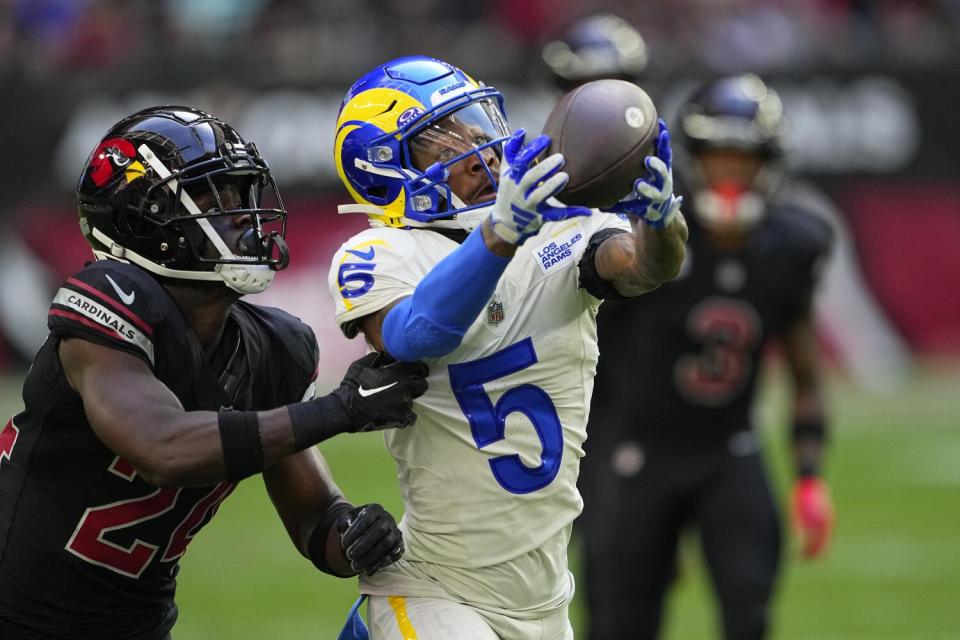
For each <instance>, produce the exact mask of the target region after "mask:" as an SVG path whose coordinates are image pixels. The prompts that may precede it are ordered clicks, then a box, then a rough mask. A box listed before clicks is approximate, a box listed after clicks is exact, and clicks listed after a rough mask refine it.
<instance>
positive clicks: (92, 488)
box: [0, 261, 318, 638]
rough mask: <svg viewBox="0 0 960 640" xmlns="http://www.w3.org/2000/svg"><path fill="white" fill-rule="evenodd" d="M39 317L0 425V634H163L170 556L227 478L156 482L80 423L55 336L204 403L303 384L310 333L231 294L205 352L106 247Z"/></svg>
mask: <svg viewBox="0 0 960 640" xmlns="http://www.w3.org/2000/svg"><path fill="white" fill-rule="evenodd" d="M48 325H49V328H50V336H49V338H48V339H47V341H46V343H45V344H44V346H43V347H42V348H41V350H40V352H39V353H38V354H37V356H36V358H35V359H34V361H33V364H32V366H31V368H30V371H29V373H28V374H27V378H26V381H25V382H24V386H23V402H24V410H23V412H22V413H20V414H18V415H16V416H14V417H13V419H12V420H10V421H9V422H7V423H6V426H5V427H4V428H3V430H2V431H0V637H3V638H33V637H38V638H47V637H55V638H67V637H69V638H87V637H90V638H152V637H154V636H158V637H163V636H164V635H165V634H166V633H167V631H168V630H169V627H170V626H172V624H173V622H174V620H175V618H176V608H175V606H174V604H173V596H174V589H175V584H176V583H175V579H174V578H175V576H176V573H177V570H178V562H179V559H180V557H181V556H182V555H183V553H184V551H185V550H186V547H187V545H188V543H189V542H190V540H191V538H193V536H194V535H196V533H197V532H198V531H199V530H200V528H201V527H203V526H204V525H205V524H206V523H207V522H208V521H209V520H210V518H212V517H213V515H214V513H216V511H217V508H218V507H219V505H220V504H221V502H222V501H223V500H224V499H225V498H226V497H227V496H228V495H229V494H230V492H231V491H232V490H233V488H234V485H233V484H232V483H228V482H222V483H220V484H217V485H214V486H208V487H184V488H163V489H161V488H157V487H154V486H151V485H149V484H147V483H146V482H144V481H143V480H142V479H141V478H140V477H138V475H137V472H136V470H135V469H134V468H133V466H132V465H131V464H130V463H129V462H127V461H126V460H124V459H122V458H120V457H119V456H117V455H116V454H115V453H113V452H112V451H111V450H110V449H108V448H107V447H106V446H104V445H103V444H102V443H101V442H100V440H99V439H98V438H97V436H96V435H95V434H94V432H93V430H92V429H91V427H90V424H89V422H88V421H87V417H86V415H85V413H84V407H83V403H82V401H81V398H80V396H79V395H78V394H77V393H76V392H75V391H74V390H73V389H72V388H71V387H70V385H69V384H68V383H67V380H66V378H65V377H64V374H63V370H62V368H61V364H60V361H59V358H58V355H57V346H58V344H59V342H60V340H61V339H62V338H67V337H70V338H82V339H84V340H89V341H92V342H96V343H98V344H101V345H105V346H107V347H110V348H113V349H119V350H121V351H126V352H128V353H130V354H133V355H134V356H136V357H138V358H141V359H142V360H143V361H144V362H145V363H146V364H147V365H149V366H150V367H151V369H152V370H153V372H154V373H155V375H156V377H157V378H158V379H159V380H160V381H161V382H163V383H164V384H165V385H167V387H169V388H170V390H171V391H172V392H173V393H174V395H176V397H177V398H178V399H179V400H180V402H181V403H182V404H183V406H184V408H185V409H186V410H188V411H191V410H212V411H217V410H220V409H222V408H233V409H237V410H262V409H269V408H274V407H278V406H282V405H284V404H288V403H291V402H296V401H298V400H300V399H301V398H303V396H304V395H305V393H307V392H308V391H312V389H311V387H312V383H313V379H314V377H315V373H316V366H317V357H318V350H317V343H316V339H315V338H314V335H313V332H312V331H311V330H310V329H309V328H308V327H307V326H306V325H304V324H302V323H301V322H300V321H299V320H297V319H296V318H294V317H292V316H290V315H288V314H286V313H284V312H282V311H280V310H277V309H270V308H264V307H258V306H254V305H251V304H248V303H246V302H243V301H239V302H237V303H236V304H234V306H233V309H232V311H231V314H230V318H229V320H228V323H227V328H226V330H225V334H224V335H225V337H224V339H223V340H222V342H221V346H220V348H219V350H218V353H217V354H215V356H214V358H213V361H214V362H215V364H212V363H211V362H210V361H208V360H207V358H206V356H205V355H204V353H203V350H202V348H201V347H200V344H199V342H198V340H197V338H196V336H195V335H194V333H193V332H192V331H191V330H190V329H189V327H188V326H187V323H186V320H185V318H184V316H183V314H182V313H181V311H180V309H179V308H178V307H177V305H176V304H175V302H174V301H173V299H172V298H171V297H170V296H169V294H168V293H167V292H166V290H165V289H164V288H163V287H162V286H161V285H160V283H159V282H158V281H157V280H155V279H154V278H153V277H152V276H151V275H150V274H148V273H147V272H145V271H143V270H141V269H139V268H137V267H134V266H131V265H128V264H124V263H120V262H115V261H100V262H95V263H93V264H90V265H89V266H87V267H86V268H85V269H83V270H82V271H80V272H79V273H77V274H76V275H74V276H73V277H71V278H69V279H68V280H67V281H66V283H64V285H63V286H62V287H61V288H60V290H59V291H58V292H57V294H56V296H55V298H54V300H53V304H52V306H51V307H50V312H49V316H48ZM116 393H125V390H124V389H123V388H122V387H121V388H118V389H116Z"/></svg>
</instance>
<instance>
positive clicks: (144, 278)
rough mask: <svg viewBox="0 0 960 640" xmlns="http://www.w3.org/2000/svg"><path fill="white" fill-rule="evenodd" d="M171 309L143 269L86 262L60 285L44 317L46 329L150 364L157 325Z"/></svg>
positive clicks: (165, 295) (117, 263) (169, 302)
mask: <svg viewBox="0 0 960 640" xmlns="http://www.w3.org/2000/svg"><path fill="white" fill-rule="evenodd" d="M169 309H175V307H174V304H173V301H172V300H171V299H170V297H169V295H168V294H167V292H166V291H165V290H164V289H163V287H162V286H160V283H158V282H157V281H156V280H154V279H153V277H152V276H150V275H149V274H147V273H146V272H144V271H143V270H142V269H140V268H138V267H135V266H132V265H129V264H126V263H122V262H117V261H113V260H102V261H98V262H94V263H92V264H89V265H87V267H85V268H84V269H83V270H82V271H79V272H77V273H76V274H74V275H73V276H71V277H70V278H67V281H66V282H65V283H64V284H63V285H62V286H61V287H60V289H59V291H57V293H56V295H55V296H54V298H53V303H52V305H51V306H50V311H49V313H48V315H47V325H48V326H49V328H50V332H51V333H52V334H53V335H56V336H76V337H82V338H85V339H87V340H91V341H93V342H97V343H100V344H104V345H106V346H111V347H114V348H117V349H121V350H124V351H129V352H131V353H133V354H134V355H137V356H138V357H140V358H142V359H144V360H145V361H147V363H148V364H150V366H151V367H152V366H153V365H154V364H155V354H154V339H155V335H154V334H155V332H156V327H157V325H159V324H161V323H162V322H163V319H164V315H165V314H166V313H169Z"/></svg>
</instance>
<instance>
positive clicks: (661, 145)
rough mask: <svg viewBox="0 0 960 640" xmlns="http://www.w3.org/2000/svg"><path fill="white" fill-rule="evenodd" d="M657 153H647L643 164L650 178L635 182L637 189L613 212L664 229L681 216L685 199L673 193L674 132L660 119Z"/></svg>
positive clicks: (613, 209)
mask: <svg viewBox="0 0 960 640" xmlns="http://www.w3.org/2000/svg"><path fill="white" fill-rule="evenodd" d="M659 122H660V134H659V135H658V136H657V145H656V155H653V156H647V157H646V158H645V159H644V161H643V163H644V165H646V167H647V171H648V173H649V175H648V177H645V178H639V179H638V180H637V181H636V182H634V183H633V191H631V192H630V194H629V195H627V197H626V198H624V199H623V200H621V201H620V202H618V203H616V204H615V205H613V206H612V207H609V208H607V209H605V211H610V212H613V213H626V214H629V215H634V216H637V217H639V218H640V219H641V220H643V221H644V222H646V223H647V224H648V225H650V226H651V227H655V228H657V229H662V228H663V227H666V226H667V225H669V224H670V223H671V222H673V220H674V219H675V218H676V217H677V212H678V211H680V206H681V204H683V198H678V197H677V196H675V195H673V166H672V165H673V152H672V151H671V149H670V132H669V131H667V125H666V124H664V122H663V120H662V119H661V120H660V121H659Z"/></svg>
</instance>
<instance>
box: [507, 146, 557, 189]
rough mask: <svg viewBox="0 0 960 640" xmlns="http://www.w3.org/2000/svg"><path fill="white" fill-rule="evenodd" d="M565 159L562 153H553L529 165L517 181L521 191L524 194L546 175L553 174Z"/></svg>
mask: <svg viewBox="0 0 960 640" xmlns="http://www.w3.org/2000/svg"><path fill="white" fill-rule="evenodd" d="M564 163H566V160H565V159H564V157H563V155H562V154H559V153H555V154H553V155H551V156H548V157H546V158H544V159H543V160H541V161H540V162H538V163H537V164H536V165H534V166H533V167H531V168H530V169H529V170H528V171H527V172H526V173H525V174H524V175H523V177H522V178H520V181H519V182H518V185H519V186H520V190H521V192H522V193H524V194H526V193H527V192H528V191H530V189H531V188H532V187H534V186H536V184H537V183H538V182H540V181H542V180H545V179H546V178H547V177H549V176H551V175H553V174H555V173H556V172H557V171H559V170H560V168H561V167H563V165H564Z"/></svg>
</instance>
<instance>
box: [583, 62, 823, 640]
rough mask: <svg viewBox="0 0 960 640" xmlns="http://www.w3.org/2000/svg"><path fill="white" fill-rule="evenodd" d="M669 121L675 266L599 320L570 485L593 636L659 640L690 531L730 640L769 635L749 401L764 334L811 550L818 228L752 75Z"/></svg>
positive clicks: (771, 561) (777, 113) (818, 430)
mask: <svg viewBox="0 0 960 640" xmlns="http://www.w3.org/2000/svg"><path fill="white" fill-rule="evenodd" d="M678 120H679V122H678V129H679V130H678V139H679V140H680V143H679V145H678V147H679V148H678V157H681V158H687V159H688V161H687V162H683V163H680V164H679V166H680V167H681V168H682V169H683V172H682V175H681V177H682V178H684V182H685V185H686V186H688V187H689V194H690V196H691V197H690V199H689V200H688V201H689V202H690V209H691V210H692V212H693V214H692V215H691V216H690V229H691V233H690V243H689V246H688V248H687V254H686V259H685V262H684V266H683V268H682V270H681V273H680V276H679V277H678V278H677V280H676V281H675V282H673V283H671V285H670V286H669V287H663V288H662V289H660V290H658V291H656V292H655V293H653V294H651V295H649V296H644V297H643V298H642V299H641V300H638V301H631V302H630V303H626V302H623V303H621V302H618V301H611V302H609V303H608V304H607V305H605V306H604V309H603V312H602V313H601V314H600V321H599V325H600V328H599V333H600V352H601V354H602V357H601V358H600V364H599V370H598V377H597V386H596V390H595V393H594V399H593V413H592V414H591V416H590V427H589V428H590V434H591V437H590V442H589V443H588V446H587V451H588V455H587V457H586V459H585V463H584V473H583V476H582V478H581V489H582V490H583V493H584V501H585V503H586V506H585V509H584V515H583V518H582V520H581V523H582V525H583V531H584V537H585V543H586V556H585V561H586V578H587V585H586V586H587V594H588V599H589V604H590V636H589V637H590V639H591V640H606V639H609V638H618V639H619V638H622V637H623V634H624V631H625V630H626V629H629V635H630V637H631V638H654V637H656V636H657V633H658V629H659V627H660V618H661V611H662V608H663V600H664V596H665V594H666V592H667V590H668V588H669V586H670V583H671V581H672V579H673V576H674V573H675V559H676V555H677V542H678V539H679V537H680V534H681V532H682V531H684V530H685V529H687V528H695V529H697V530H698V532H699V537H700V541H701V545H702V548H703V553H704V556H705V559H706V562H707V565H708V567H709V571H710V576H711V578H712V580H713V586H714V590H715V592H716V595H717V597H718V599H719V601H720V605H721V609H722V624H723V630H724V637H726V638H727V639H728V640H742V639H748V638H761V637H763V636H764V635H765V633H766V630H767V627H768V605H769V602H770V597H771V592H772V589H773V585H774V579H775V577H776V573H777V565H778V558H779V556H780V538H781V536H780V525H779V519H778V516H777V511H776V508H775V506H774V500H773V498H772V496H771V491H770V486H769V483H768V480H767V477H766V474H765V473H764V470H763V467H762V464H761V457H760V452H759V443H758V438H757V435H756V433H755V430H754V425H753V421H752V420H751V407H752V403H753V399H754V391H755V387H756V380H757V375H758V369H759V367H760V364H761V356H762V353H763V351H764V348H765V347H766V346H767V344H768V343H770V342H771V340H773V339H774V338H776V339H778V340H779V343H780V344H781V346H782V352H783V355H784V357H785V360H786V362H787V364H788V366H789V370H790V373H791V374H792V375H791V377H790V379H791V381H792V387H793V401H792V412H791V413H792V445H793V462H794V466H795V470H796V478H797V480H796V485H795V488H794V492H793V500H792V507H793V515H794V522H795V526H796V528H797V531H798V532H799V534H800V541H801V544H800V548H801V551H802V553H803V555H805V556H808V557H815V556H818V555H820V554H822V553H823V552H824V549H825V548H826V546H827V542H828V540H829V536H830V530H831V521H832V510H831V505H830V499H829V495H828V491H827V487H826V485H825V483H824V481H823V480H822V478H821V476H820V472H821V456H822V452H823V444H824V440H825V435H826V422H827V421H826V417H825V409H824V401H823V398H822V394H821V381H820V371H819V365H818V349H817V341H816V337H815V335H814V330H813V325H812V321H811V306H812V299H813V294H814V288H815V286H816V284H817V279H818V274H819V270H820V267H821V265H822V264H823V261H824V259H825V257H826V255H827V252H828V249H829V247H830V244H831V232H830V228H829V227H828V225H827V224H826V223H825V222H823V221H822V219H821V218H819V217H818V216H815V215H811V214H809V213H808V212H806V211H804V210H801V209H798V208H797V207H796V206H790V205H784V204H782V203H781V202H780V201H779V200H778V199H777V193H778V191H777V187H778V184H779V183H780V177H781V169H780V161H781V158H782V146H781V143H782V136H783V127H784V119H783V113H782V109H781V104H780V101H779V99H778V97H777V95H776V94H775V93H774V92H773V91H772V90H770V89H769V88H768V87H767V86H766V85H765V84H764V83H763V82H762V81H761V80H760V79H759V78H757V77H756V76H753V75H743V76H734V77H728V78H722V79H719V80H716V81H713V82H710V83H708V84H706V85H705V86H703V87H702V88H701V89H700V90H699V91H698V92H696V93H695V94H694V95H693V96H692V97H691V98H690V99H689V100H688V101H687V102H686V103H685V104H684V105H683V106H682V107H681V109H680V112H679V115H678ZM681 153H682V154H683V155H682V156H681V155H680V154H681Z"/></svg>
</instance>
